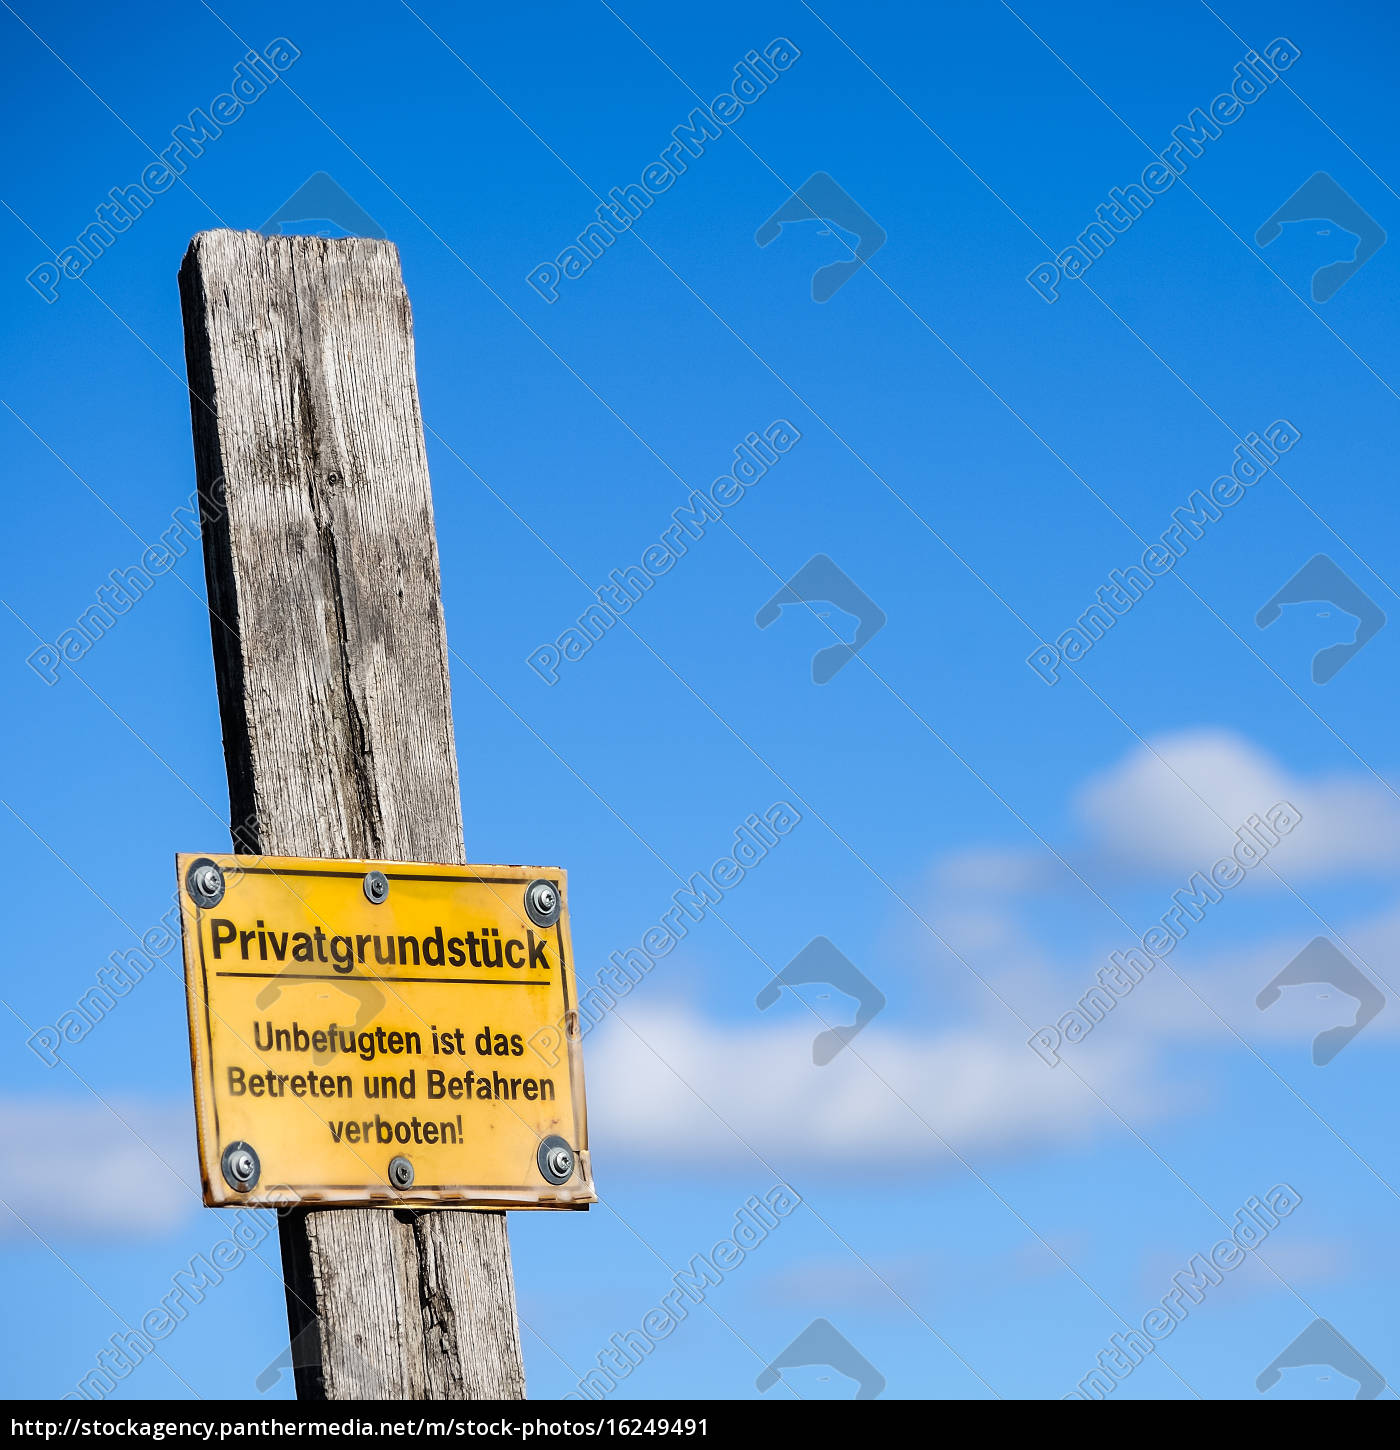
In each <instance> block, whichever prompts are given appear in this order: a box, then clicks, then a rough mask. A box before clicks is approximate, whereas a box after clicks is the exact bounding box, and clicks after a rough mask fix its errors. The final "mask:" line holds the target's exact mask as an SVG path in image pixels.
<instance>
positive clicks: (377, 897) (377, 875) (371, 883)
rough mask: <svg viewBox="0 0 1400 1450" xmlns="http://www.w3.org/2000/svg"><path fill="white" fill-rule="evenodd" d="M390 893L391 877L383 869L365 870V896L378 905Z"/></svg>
mask: <svg viewBox="0 0 1400 1450" xmlns="http://www.w3.org/2000/svg"><path fill="white" fill-rule="evenodd" d="M388 895H389V878H388V877H387V876H386V875H385V874H384V873H383V872H382V871H366V872H365V897H366V899H367V900H368V901H369V902H370V903H371V904H372V905H374V906H378V905H379V904H380V903H381V902H382V901H384V900H385V899H386V898H387V897H388Z"/></svg>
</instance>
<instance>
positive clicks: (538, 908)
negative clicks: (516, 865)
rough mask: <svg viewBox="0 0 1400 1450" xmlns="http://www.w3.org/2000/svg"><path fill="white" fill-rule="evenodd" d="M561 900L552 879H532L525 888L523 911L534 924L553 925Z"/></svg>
mask: <svg viewBox="0 0 1400 1450" xmlns="http://www.w3.org/2000/svg"><path fill="white" fill-rule="evenodd" d="M562 905H563V902H562V901H561V899H560V896H559V888H558V887H557V886H556V885H555V884H554V883H553V882H552V881H532V882H531V883H530V884H529V885H528V886H527V887H526V888H525V911H526V913H527V914H528V915H529V918H530V920H531V921H533V922H534V923H535V925H536V926H553V925H554V923H555V922H556V921H558V920H559V908H560V907H561V906H562Z"/></svg>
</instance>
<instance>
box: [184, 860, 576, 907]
mask: <svg viewBox="0 0 1400 1450" xmlns="http://www.w3.org/2000/svg"><path fill="white" fill-rule="evenodd" d="M235 869H236V870H237V871H238V872H239V873H240V874H241V875H243V876H333V877H344V878H345V879H346V880H347V881H359V880H361V879H362V878H363V877H364V874H365V873H364V872H363V871H318V870H310V869H304V868H302V867H299V866H237V867H235ZM382 874H383V875H385V876H387V877H388V878H389V880H390V881H444V882H446V883H448V884H449V885H452V886H528V885H529V882H527V881H525V880H524V879H523V878H522V877H519V876H412V875H409V874H408V873H407V872H405V871H385V872H383V873H382ZM546 879H547V878H546ZM558 884H559V883H558V882H557V881H556V882H555V883H554V885H556V886H557V885H558ZM208 909H209V910H211V911H212V910H213V908H212V907H210V908H208Z"/></svg>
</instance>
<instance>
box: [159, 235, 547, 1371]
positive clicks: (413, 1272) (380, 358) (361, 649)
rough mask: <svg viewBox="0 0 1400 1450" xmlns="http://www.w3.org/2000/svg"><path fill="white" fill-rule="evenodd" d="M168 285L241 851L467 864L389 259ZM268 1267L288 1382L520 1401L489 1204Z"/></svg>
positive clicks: (393, 1224) (334, 1240)
mask: <svg viewBox="0 0 1400 1450" xmlns="http://www.w3.org/2000/svg"><path fill="white" fill-rule="evenodd" d="M180 294H181V299H182V303H183V308H184V319H185V352H186V359H187V362H188V368H189V386H190V393H191V410H192V415H193V425H194V448H195V464H196V470H197V475H198V480H199V485H200V492H201V496H202V497H203V498H204V500H205V509H204V515H205V517H204V563H205V572H206V575H207V578H208V585H209V607H210V614H211V622H212V629H213V642H214V666H215V674H216V678H217V683H218V693H219V709H220V713H221V717H222V721H223V733H224V754H225V758H226V761H227V765H228V779H229V795H230V802H231V809H232V817H233V820H234V821H235V822H254V823H255V825H254V827H253V829H252V832H251V833H249V834H245V836H244V838H242V839H239V840H236V841H235V848H236V849H238V850H242V851H255V852H262V853H269V854H277V855H303V856H320V857H339V858H348V857H360V858H367V859H397V860H403V861H435V862H443V863H462V862H465V861H466V859H467V858H466V854H465V848H464V842H463V835H462V814H461V797H460V792H459V786H458V778H457V763H456V754H455V751H454V749H453V734H452V709H451V702H450V698H449V693H448V672H447V642H446V634H445V630H444V625H443V616H442V604H441V599H440V583H439V570H438V554H437V542H436V538H435V535H434V530H433V506H432V496H431V492H430V489H429V483H428V466H427V458H426V454H425V451H424V445H423V428H422V421H421V418H420V415H419V407H418V387H417V381H416V378H415V374H414V361H413V333H412V321H411V315H410V311H409V304H408V297H407V295H406V293H405V291H404V285H403V279H402V276H401V274H400V270H399V261H398V253H397V250H396V249H395V248H394V247H393V245H392V244H390V243H388V242H382V241H369V240H363V239H358V238H351V239H345V240H334V241H330V240H325V239H323V238H318V237H267V236H262V235H259V234H257V233H255V232H232V231H214V232H205V233H202V234H201V235H199V236H197V237H196V238H195V239H194V241H193V242H192V243H191V245H190V249H189V252H188V254H187V255H186V257H185V261H184V265H183V267H182V268H181V271H180ZM216 499H217V500H218V503H217V506H214V500H216ZM282 1262H283V1271H284V1274H285V1277H286V1282H287V1307H288V1317H289V1320H290V1325H291V1335H292V1339H293V1343H294V1344H295V1345H296V1346H297V1348H298V1354H297V1360H298V1363H297V1367H296V1377H297V1391H298V1394H299V1395H301V1396H302V1397H304V1398H315V1397H321V1396H324V1397H326V1398H329V1399H350V1398H358V1397H361V1396H372V1397H383V1398H394V1399H479V1398H497V1397H520V1396H523V1394H524V1389H525V1386H524V1371H523V1368H522V1364H521V1355H520V1336H519V1330H518V1327H517V1323H516V1312H515V1289H514V1284H513V1281H512V1278H511V1267H510V1249H509V1245H508V1243H507V1239H506V1221H505V1215H504V1213H501V1212H489V1211H488V1212H469V1211H450V1210H449V1211H413V1212H409V1211H402V1212H398V1211H392V1210H385V1209H372V1208H366V1209H357V1208H339V1209H303V1210H297V1211H296V1212H294V1213H291V1214H289V1215H287V1216H285V1217H284V1220H283V1223H282ZM318 1337H319V1347H318V1346H317V1339H318Z"/></svg>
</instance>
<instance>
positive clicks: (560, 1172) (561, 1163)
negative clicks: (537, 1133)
mask: <svg viewBox="0 0 1400 1450" xmlns="http://www.w3.org/2000/svg"><path fill="white" fill-rule="evenodd" d="M535 1163H536V1164H537V1165H538V1167H539V1170H540V1173H541V1175H542V1176H543V1177H544V1178H545V1179H547V1180H548V1181H549V1182H550V1183H556V1184H557V1183H567V1182H568V1181H569V1179H571V1178H572V1177H573V1176H574V1169H575V1168H576V1167H577V1166H578V1158H577V1156H576V1154H575V1153H574V1150H573V1149H572V1148H571V1147H569V1145H568V1143H566V1142H565V1141H564V1139H563V1138H561V1137H559V1136H558V1135H557V1134H551V1135H550V1136H549V1137H548V1138H541V1139H540V1146H539V1148H538V1149H537V1150H536V1152H535Z"/></svg>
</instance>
